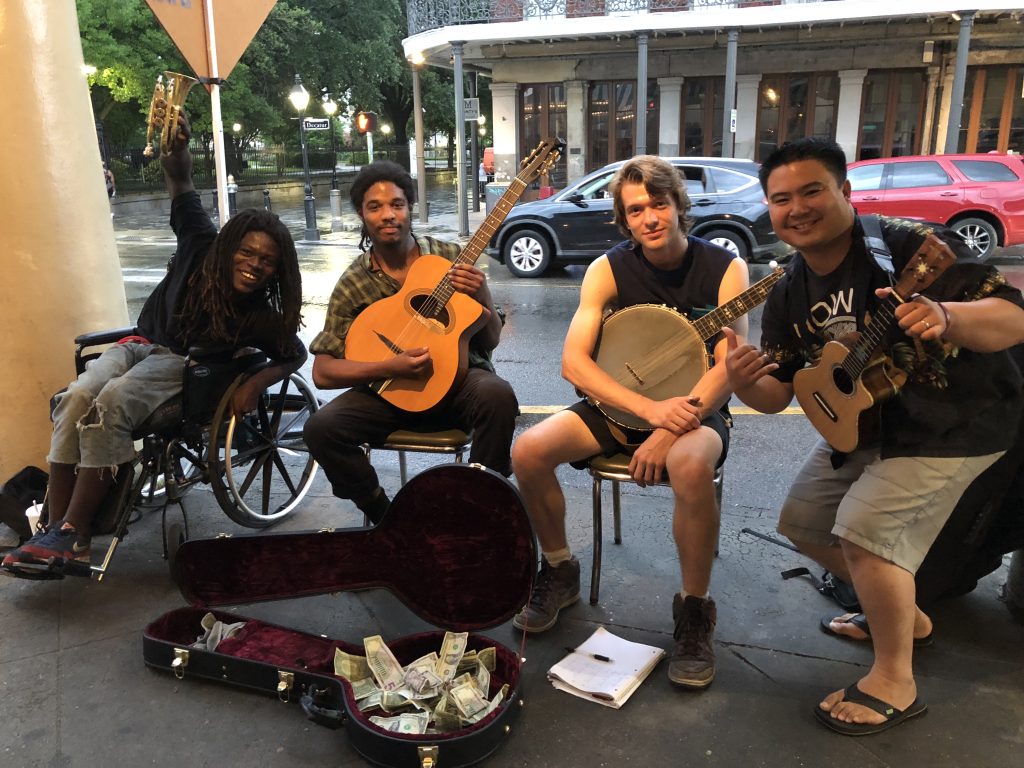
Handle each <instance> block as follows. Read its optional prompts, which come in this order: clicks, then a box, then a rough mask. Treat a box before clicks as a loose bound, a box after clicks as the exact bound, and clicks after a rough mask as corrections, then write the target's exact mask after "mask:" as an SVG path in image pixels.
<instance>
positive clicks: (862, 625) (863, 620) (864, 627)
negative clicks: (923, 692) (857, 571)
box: [819, 613, 935, 648]
mask: <svg viewBox="0 0 1024 768" xmlns="http://www.w3.org/2000/svg"><path fill="white" fill-rule="evenodd" d="M844 616H849V618H843V617H844ZM832 622H839V623H840V624H850V625H852V626H854V627H856V628H857V629H859V630H860V631H861V632H863V633H864V634H865V635H867V637H851V636H850V635H844V634H843V633H841V632H836V631H835V630H834V629H832V627H831V626H830V625H831V624H832ZM819 626H820V627H821V631H822V632H824V633H825V634H826V635H832V637H838V638H841V639H843V640H852V641H853V642H855V643H866V642H867V641H868V640H870V639H871V630H870V628H869V627H868V619H867V617H866V616H865V615H864V614H863V613H855V614H852V615H851V614H845V613H844V614H841V615H839V616H836V615H834V614H831V613H827V614H825V615H824V616H822V617H821V623H820V625H819ZM934 642H935V630H934V629H933V630H932V631H931V632H929V633H928V634H927V635H925V636H924V637H915V638H914V647H915V648H927V647H928V646H929V645H932V644H933V643H934Z"/></svg>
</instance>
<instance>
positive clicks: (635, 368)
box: [587, 267, 785, 445]
mask: <svg viewBox="0 0 1024 768" xmlns="http://www.w3.org/2000/svg"><path fill="white" fill-rule="evenodd" d="M784 274H785V270H783V269H782V268H781V267H779V268H776V269H774V270H773V271H772V273H771V274H770V275H768V276H767V277H765V278H763V279H761V280H759V281H758V282H756V283H754V284H753V285H752V286H750V287H749V288H747V290H745V291H743V292H742V293H741V294H739V295H738V296H736V297H734V298H732V299H730V300H729V301H727V302H726V303H725V304H723V305H722V306H720V307H718V308H717V309H714V310H712V311H711V312H708V313H707V314H706V315H704V316H703V317H700V318H698V319H697V320H694V321H693V322H692V323H691V322H690V321H689V320H688V319H687V318H686V317H685V316H684V315H683V314H682V313H681V312H677V311H676V310H674V309H672V308H670V307H667V306H665V305H663V304H635V305H633V306H631V307H626V308H625V309H620V310H618V311H617V312H613V313H612V314H610V315H609V316H608V317H607V318H605V320H604V322H603V323H602V324H601V336H600V338H599V339H598V342H597V349H596V350H595V352H594V362H596V363H597V365H598V367H599V368H600V369H601V370H603V371H604V372H605V373H607V374H608V375H609V376H611V377H612V378H613V379H614V380H615V381H616V382H618V383H619V384H621V385H622V386H624V387H625V388H626V389H629V390H631V391H633V392H636V393H638V394H641V395H643V396H644V397H648V398H650V399H651V400H667V399H668V398H671V397H683V396H685V395H687V394H689V393H690V391H691V390H692V389H693V387H694V385H696V383H697V382H698V381H700V378H701V377H702V376H703V375H704V374H705V373H707V371H708V353H707V349H706V347H705V343H706V342H707V341H708V339H710V338H712V337H713V336H714V335H715V334H716V333H718V332H719V331H721V330H722V328H723V327H724V326H726V325H728V324H729V323H731V322H733V321H734V320H736V319H737V318H740V317H742V316H743V315H745V314H747V312H749V311H750V310H752V309H753V308H754V307H756V306H758V305H759V304H761V303H763V302H764V301H765V300H766V299H767V298H768V294H769V293H770V292H771V289H772V286H774V285H775V283H777V282H778V281H779V280H780V279H781V278H782V276H783V275H784ZM587 400H588V402H589V403H590V404H591V405H593V406H594V407H595V408H597V409H598V410H599V411H600V412H601V414H602V415H603V416H604V417H605V418H606V419H607V420H608V426H609V427H610V428H611V431H612V434H613V435H614V437H615V439H616V440H618V441H619V442H621V443H623V444H624V445H628V444H630V442H631V441H629V440H627V439H626V435H625V433H624V432H623V431H622V430H624V429H631V430H637V431H641V432H651V431H653V427H651V425H650V424H648V423H647V422H646V421H644V420H643V419H641V418H640V417H639V416H636V415H634V414H632V413H630V412H629V411H624V410H620V409H618V408H615V407H613V406H611V405H608V404H607V403H601V402H598V401H596V400H594V399H593V398H591V397H588V398H587Z"/></svg>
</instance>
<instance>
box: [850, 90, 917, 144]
mask: <svg viewBox="0 0 1024 768" xmlns="http://www.w3.org/2000/svg"><path fill="white" fill-rule="evenodd" d="M924 97H925V79H924V73H923V72H918V71H911V72H908V71H899V72H869V73H868V76H867V77H866V78H864V96H863V101H862V102H861V122H860V146H859V147H858V149H857V159H858V160H874V159H876V158H879V157H900V156H902V155H914V154H917V153H918V151H919V149H920V146H921V138H920V135H919V133H920V127H921V122H922V114H923V110H924Z"/></svg>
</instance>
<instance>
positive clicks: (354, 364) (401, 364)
mask: <svg viewBox="0 0 1024 768" xmlns="http://www.w3.org/2000/svg"><path fill="white" fill-rule="evenodd" d="M430 369H431V365H430V350H428V349H426V348H425V347H417V348H416V349H409V350H406V351H405V352H403V353H402V354H400V355H395V356H394V357H390V358H388V359H387V360H381V361H379V362H362V361H359V360H349V359H347V358H344V357H334V356H333V355H328V354H319V355H317V356H316V357H315V358H313V383H314V384H316V386H317V387H319V388H320V389H341V388H343V387H355V386H359V385H360V384H369V383H370V382H373V381H379V380H381V379H390V378H392V377H403V378H414V377H416V376H420V375H424V374H429V372H430Z"/></svg>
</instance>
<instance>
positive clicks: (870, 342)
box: [842, 292, 903, 379]
mask: <svg viewBox="0 0 1024 768" xmlns="http://www.w3.org/2000/svg"><path fill="white" fill-rule="evenodd" d="M902 303H903V302H902V300H901V299H900V298H899V297H898V296H896V293H895V292H893V293H891V294H889V296H887V297H886V298H885V300H884V301H883V302H882V303H881V304H879V305H878V308H877V309H876V310H875V314H874V315H873V316H872V318H871V322H870V323H869V324H868V327H867V328H865V329H864V333H863V334H861V337H860V339H859V340H858V341H857V343H856V344H854V345H853V348H852V349H851V350H850V354H849V355H847V357H846V359H845V360H844V361H843V365H842V367H843V370H844V371H846V372H847V373H848V374H849V375H850V377H851V378H853V379H857V378H860V375H861V373H863V372H864V369H865V368H866V367H867V365H868V362H870V360H871V356H872V355H873V354H874V353H875V350H876V349H878V348H879V347H880V346H881V344H882V340H883V339H884V338H885V335H886V334H887V333H888V332H889V328H891V327H892V323H893V321H894V320H895V319H896V307H898V306H899V305H900V304H902Z"/></svg>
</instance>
